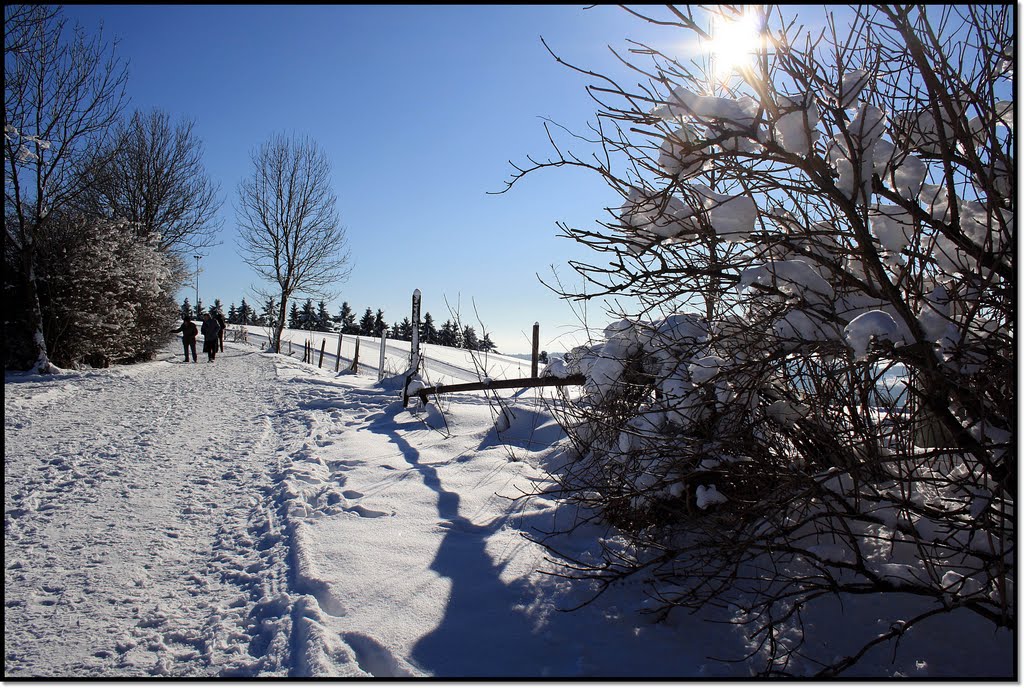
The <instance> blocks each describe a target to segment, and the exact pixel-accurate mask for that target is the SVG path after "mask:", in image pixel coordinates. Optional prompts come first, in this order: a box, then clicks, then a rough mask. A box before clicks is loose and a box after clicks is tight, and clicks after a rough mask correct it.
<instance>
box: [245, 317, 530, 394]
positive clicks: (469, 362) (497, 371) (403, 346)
mask: <svg viewBox="0 0 1024 688" xmlns="http://www.w3.org/2000/svg"><path fill="white" fill-rule="evenodd" d="M231 328H232V329H233V330H234V331H236V332H237V331H238V329H239V328H238V326H231ZM246 329H247V333H248V338H249V341H250V342H252V343H255V344H257V345H261V344H265V343H266V342H267V341H268V340H269V337H268V334H267V329H268V328H266V327H248V328H246ZM229 336H230V334H229ZM339 337H340V338H341V340H342V341H341V361H342V365H343V366H350V365H351V364H352V359H353V357H354V356H355V350H356V339H358V340H359V367H360V370H365V371H366V372H367V374H371V373H372V374H377V369H378V366H379V365H380V338H378V337H362V336H358V337H357V336H356V335H347V334H346V335H339V334H337V333H334V332H308V331H306V330H292V329H287V328H286V329H285V330H284V331H283V332H282V334H281V341H282V348H283V350H284V351H283V353H286V354H287V353H288V352H289V350H290V351H291V355H292V356H293V357H294V356H298V357H299V359H300V360H301V358H302V346H303V342H305V341H306V340H307V339H308V340H311V341H312V342H313V347H314V349H315V350H316V351H315V358H314V362H316V363H319V357H320V347H321V346H323V347H324V364H323V365H324V367H325V368H328V367H329V368H330V369H331V370H334V368H335V361H336V360H337V352H338V338H339ZM288 343H290V344H291V346H290V347H289V346H288ZM411 346H412V345H411V344H410V343H409V342H404V341H401V340H398V339H388V340H387V341H386V342H385V347H386V348H385V353H384V374H385V376H388V375H395V374H398V373H400V372H403V371H405V370H406V369H407V368H408V367H409V351H410V347H411ZM420 351H421V353H422V355H423V357H424V363H425V367H426V370H425V371H424V377H425V379H427V380H428V381H429V383H430V384H454V383H459V382H475V381H477V380H479V379H481V378H483V377H490V378H492V379H495V380H504V379H509V378H520V377H529V376H530V361H529V360H524V359H522V358H518V357H515V356H504V355H502V354H496V353H484V352H480V351H469V350H467V349H454V348H451V347H447V346H440V345H435V344H422V345H421V346H420Z"/></svg>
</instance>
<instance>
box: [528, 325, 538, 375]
mask: <svg viewBox="0 0 1024 688" xmlns="http://www.w3.org/2000/svg"><path fill="white" fill-rule="evenodd" d="M539 354H540V323H539V322H535V323H533V355H532V356H531V358H530V377H537V360H538V358H539Z"/></svg>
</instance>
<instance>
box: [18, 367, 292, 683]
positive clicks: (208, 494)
mask: <svg viewBox="0 0 1024 688" xmlns="http://www.w3.org/2000/svg"><path fill="white" fill-rule="evenodd" d="M178 355H180V354H178ZM178 355H175V356H174V357H173V358H172V357H171V355H170V354H169V353H168V354H167V355H166V356H164V360H161V361H157V362H154V363H151V364H145V365H141V366H134V367H127V366H125V367H119V368H117V369H116V372H114V373H113V374H111V372H108V371H102V372H96V373H82V374H80V375H74V376H72V377H70V378H69V379H68V380H67V381H66V382H63V384H61V385H59V386H56V389H54V388H55V385H54V384H53V383H52V382H49V381H43V382H38V381H37V382H32V381H26V382H23V383H20V384H21V385H24V386H26V387H31V386H33V385H44V386H45V387H46V389H47V390H48V391H47V393H45V394H41V395H40V394H32V391H33V390H31V389H25V388H21V389H19V385H8V393H7V394H5V432H6V438H5V471H4V473H5V475H4V485H5V490H4V506H5V514H6V524H5V532H6V536H5V549H6V552H5V557H6V560H7V565H6V567H5V569H6V573H5V607H6V608H5V625H4V627H5V636H6V642H5V644H6V646H7V648H8V649H9V651H8V653H7V657H6V667H7V671H6V674H7V675H8V676H11V677H14V676H19V675H33V676H40V675H42V676H47V675H49V676H89V675H101V674H105V675H111V674H117V675H122V676H131V675H135V676H144V675H152V674H160V673H168V674H172V675H176V676H204V675H212V674H222V675H223V674H228V675H230V674H232V673H237V674H242V675H246V674H253V673H255V672H257V671H258V672H260V673H269V674H275V673H276V674H284V673H286V672H287V667H286V666H282V662H284V661H286V660H287V657H288V652H287V642H288V639H287V633H286V631H287V630H288V629H287V623H282V624H278V627H275V625H274V624H273V623H264V620H265V619H270V618H271V617H273V612H274V611H275V610H267V609H260V608H258V606H257V602H258V601H259V600H261V599H264V598H266V597H267V596H268V593H273V591H274V590H273V589H274V588H284V587H285V586H286V575H287V562H286V561H284V560H283V559H284V557H285V555H286V552H285V551H284V547H283V545H282V544H281V542H280V540H281V537H280V533H279V532H275V526H274V523H273V518H272V517H271V516H270V515H271V514H272V511H271V510H270V509H269V508H268V503H269V499H270V487H271V485H272V484H273V476H274V473H275V471H276V470H277V468H278V466H277V464H276V462H277V461H278V458H277V457H278V453H277V449H278V446H277V444H276V441H277V440H276V437H275V429H274V425H273V422H272V420H271V419H272V417H273V414H271V413H270V409H272V408H274V406H275V405H274V404H273V403H272V402H271V400H270V398H269V396H270V395H273V394H274V393H275V388H274V385H272V384H270V383H271V382H272V381H273V378H274V364H273V362H272V361H271V360H270V359H268V358H266V357H263V356H261V355H259V354H258V353H253V352H251V350H247V349H234V348H229V349H228V350H227V351H226V352H225V353H224V354H221V355H220V356H219V357H218V359H217V361H216V362H215V363H213V364H208V363H206V362H205V361H204V360H202V358H201V359H200V362H199V363H195V364H192V363H189V364H183V363H180V362H179V360H180V359H179V358H178V357H177V356H178ZM172 361H173V362H172ZM239 399H245V400H246V403H245V404H239V403H238V400H239ZM41 447H42V448H45V451H40V448H41ZM277 530H279V527H278V528H277ZM261 535H262V541H261V540H259V538H260V536H261ZM271 596H272V595H271ZM268 631H269V632H268ZM279 636H280V637H279ZM11 648H17V650H16V653H12V652H11V651H10V649H11ZM12 654H13V656H12Z"/></svg>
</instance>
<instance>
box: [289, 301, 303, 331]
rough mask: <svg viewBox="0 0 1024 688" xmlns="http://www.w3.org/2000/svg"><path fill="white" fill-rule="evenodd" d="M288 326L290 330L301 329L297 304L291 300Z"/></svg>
mask: <svg viewBox="0 0 1024 688" xmlns="http://www.w3.org/2000/svg"><path fill="white" fill-rule="evenodd" d="M288 328H289V329H292V330H299V329H302V328H301V326H300V325H299V305H298V304H297V303H295V302H294V301H292V308H291V310H290V311H288Z"/></svg>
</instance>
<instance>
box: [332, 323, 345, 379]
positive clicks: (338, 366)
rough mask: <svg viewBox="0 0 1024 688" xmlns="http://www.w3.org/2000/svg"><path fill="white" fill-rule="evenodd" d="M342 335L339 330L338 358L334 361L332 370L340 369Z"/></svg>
mask: <svg viewBox="0 0 1024 688" xmlns="http://www.w3.org/2000/svg"><path fill="white" fill-rule="evenodd" d="M343 336H344V335H343V334H342V333H341V332H339V333H338V358H337V359H336V360H335V361H334V372H338V371H339V370H341V338H342V337H343Z"/></svg>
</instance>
